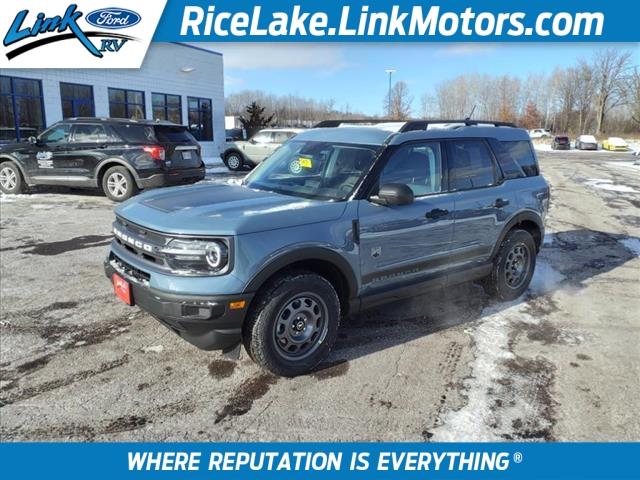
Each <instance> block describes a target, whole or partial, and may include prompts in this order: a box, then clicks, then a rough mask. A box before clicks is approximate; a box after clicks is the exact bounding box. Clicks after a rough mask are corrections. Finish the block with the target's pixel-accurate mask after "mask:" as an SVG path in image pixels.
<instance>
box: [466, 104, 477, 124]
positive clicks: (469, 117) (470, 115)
mask: <svg viewBox="0 0 640 480" xmlns="http://www.w3.org/2000/svg"><path fill="white" fill-rule="evenodd" d="M475 111H476V105H475V104H474V105H473V108H472V109H471V113H470V114H469V116H468V117H467V118H465V121H469V120H471V117H473V112H475Z"/></svg>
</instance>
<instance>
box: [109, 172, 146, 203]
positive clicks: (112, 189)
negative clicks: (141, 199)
mask: <svg viewBox="0 0 640 480" xmlns="http://www.w3.org/2000/svg"><path fill="white" fill-rule="evenodd" d="M102 191H103V192H104V194H105V195H106V196H107V197H108V198H109V199H110V200H113V201H114V202H124V201H125V200H127V199H129V198H131V197H132V196H134V195H135V194H136V193H138V186H137V185H136V182H135V180H134V179H133V176H132V175H131V173H130V172H129V170H127V169H126V168H125V167H111V168H110V169H109V170H107V171H106V172H105V174H104V176H103V177H102Z"/></svg>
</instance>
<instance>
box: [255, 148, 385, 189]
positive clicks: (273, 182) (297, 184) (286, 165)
mask: <svg viewBox="0 0 640 480" xmlns="http://www.w3.org/2000/svg"><path fill="white" fill-rule="evenodd" d="M380 148H381V147H379V146H366V145H351V144H342V143H340V144H339V143H328V142H305V141H296V140H295V139H294V140H291V141H289V142H287V143H285V144H284V145H283V146H282V147H280V148H279V149H278V150H276V151H275V152H274V153H273V155H271V156H270V157H269V158H268V159H267V160H265V161H264V162H263V163H262V164H260V166H259V167H258V168H256V169H255V170H254V171H253V172H251V174H250V175H249V176H248V177H247V178H246V179H245V181H244V184H245V185H246V186H248V187H249V188H255V189H258V190H268V191H272V192H276V193H282V194H285V195H293V196H296V197H303V198H311V199H321V200H344V199H345V198H347V197H348V196H349V195H351V193H352V192H353V190H354V189H355V187H356V185H357V183H358V182H359V181H360V179H361V178H362V177H363V176H364V175H365V174H366V173H367V172H368V171H369V168H370V167H371V165H372V164H373V161H374V159H375V158H376V155H377V153H378V151H379V150H380Z"/></svg>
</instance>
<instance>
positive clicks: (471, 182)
mask: <svg viewBox="0 0 640 480" xmlns="http://www.w3.org/2000/svg"><path fill="white" fill-rule="evenodd" d="M495 183H496V169H495V165H494V163H493V158H492V157H491V152H489V149H488V148H487V146H486V145H485V143H484V142H483V141H481V140H458V141H453V142H450V144H449V185H450V186H451V190H469V189H471V188H482V187H489V186H491V185H495Z"/></svg>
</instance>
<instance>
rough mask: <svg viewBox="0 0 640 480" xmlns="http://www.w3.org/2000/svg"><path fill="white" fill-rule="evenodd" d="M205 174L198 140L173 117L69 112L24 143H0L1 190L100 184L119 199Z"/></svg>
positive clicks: (104, 190) (199, 177) (185, 182)
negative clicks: (72, 114) (83, 115)
mask: <svg viewBox="0 0 640 480" xmlns="http://www.w3.org/2000/svg"><path fill="white" fill-rule="evenodd" d="M204 176H205V168H204V163H203V162H202V158H201V156H200V145H199V144H198V142H197V141H196V139H195V138H194V137H193V135H191V133H189V131H188V130H187V128H186V127H184V126H182V125H177V124H175V123H171V122H160V121H152V120H126V119H114V118H70V119H67V120H63V121H61V122H58V123H55V124H54V125H52V126H51V127H50V128H48V129H47V130H45V131H44V132H43V133H42V134H40V135H39V136H38V137H30V138H29V141H28V142H26V143H12V144H7V145H2V146H0V190H2V191H3V192H4V193H22V192H24V191H25V189H26V187H27V186H28V185H64V186H69V187H93V188H102V191H103V192H104V193H105V194H106V195H107V197H109V198H110V199H111V200H114V201H116V202H121V201H123V200H126V199H127V198H129V197H131V196H132V195H135V194H136V193H137V192H138V190H139V189H144V188H154V187H162V186H167V185H182V184H189V183H195V182H198V181H200V180H202V179H203V178H204Z"/></svg>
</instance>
